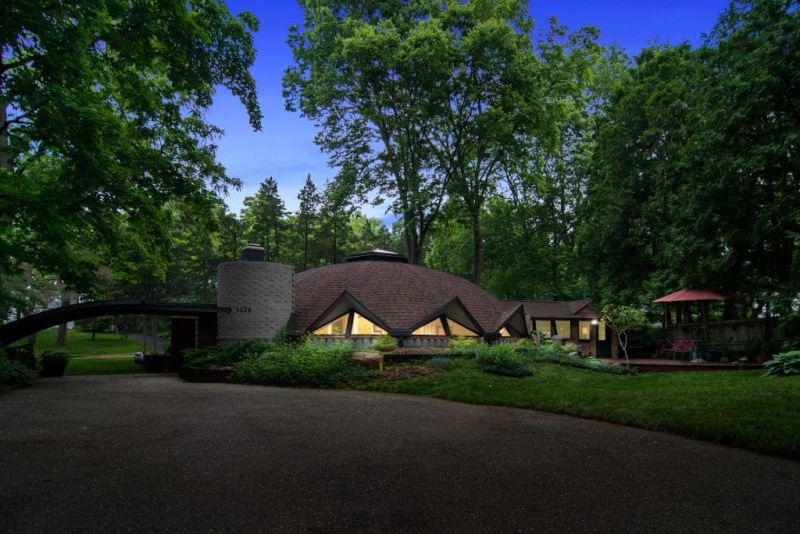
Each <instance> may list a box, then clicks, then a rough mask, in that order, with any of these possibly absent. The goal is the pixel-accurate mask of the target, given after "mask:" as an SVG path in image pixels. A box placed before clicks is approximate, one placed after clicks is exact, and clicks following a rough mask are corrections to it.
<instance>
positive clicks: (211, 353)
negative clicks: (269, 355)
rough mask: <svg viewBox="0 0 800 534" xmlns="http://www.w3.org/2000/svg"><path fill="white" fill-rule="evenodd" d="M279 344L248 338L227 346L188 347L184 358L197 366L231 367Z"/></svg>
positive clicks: (184, 352)
mask: <svg viewBox="0 0 800 534" xmlns="http://www.w3.org/2000/svg"><path fill="white" fill-rule="evenodd" d="M278 345H283V343H279V342H270V341H264V340H263V339H248V340H246V341H238V342H236V343H234V344H232V345H228V346H227V347H220V346H213V347H204V348H201V349H187V350H185V351H183V359H184V361H185V362H186V363H188V364H190V365H193V366H195V367H207V366H219V367H230V366H232V365H233V364H235V363H237V362H241V361H245V360H248V359H250V358H254V357H256V356H258V355H259V354H262V353H264V352H266V351H268V350H271V349H272V348H273V347H274V346H278Z"/></svg>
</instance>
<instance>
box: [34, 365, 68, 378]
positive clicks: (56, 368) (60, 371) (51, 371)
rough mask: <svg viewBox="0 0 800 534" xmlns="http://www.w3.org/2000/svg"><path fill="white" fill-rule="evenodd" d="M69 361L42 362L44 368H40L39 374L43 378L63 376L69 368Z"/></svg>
mask: <svg viewBox="0 0 800 534" xmlns="http://www.w3.org/2000/svg"><path fill="white" fill-rule="evenodd" d="M68 363H69V362H52V363H47V362H43V363H42V368H41V369H40V370H39V376H41V377H42V378H48V377H54V376H63V375H64V371H66V370H67V364H68Z"/></svg>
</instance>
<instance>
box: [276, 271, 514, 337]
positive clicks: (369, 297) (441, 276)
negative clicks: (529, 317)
mask: <svg viewBox="0 0 800 534" xmlns="http://www.w3.org/2000/svg"><path fill="white" fill-rule="evenodd" d="M293 289H294V308H295V313H294V316H293V320H292V321H291V323H290V324H291V326H290V331H291V332H292V333H299V332H303V331H306V330H309V329H310V328H311V327H312V326H313V325H314V323H315V321H317V320H318V319H319V318H320V317H321V316H322V315H323V314H324V313H325V312H326V310H328V309H329V308H330V307H331V306H332V305H333V304H334V303H335V302H336V301H337V299H340V298H341V297H342V295H343V294H344V293H345V292H347V293H348V294H349V295H350V296H351V297H352V298H354V299H355V300H356V301H358V302H359V303H360V304H361V305H362V306H363V307H364V308H365V309H366V310H368V311H369V312H371V313H372V314H373V315H374V316H375V317H376V318H378V319H380V321H381V322H382V323H383V324H384V325H386V326H387V327H388V329H389V331H390V333H391V332H396V331H409V330H411V329H413V328H415V327H418V326H420V325H421V322H422V321H423V320H425V319H426V318H430V319H433V318H434V317H433V316H432V314H434V315H435V314H436V313H437V310H441V309H443V307H444V306H447V305H448V304H451V303H452V301H453V300H454V299H458V301H459V302H460V303H461V304H462V305H463V307H464V308H466V311H467V313H468V314H469V315H471V316H472V318H474V320H475V322H476V323H477V324H478V325H479V326H480V327H481V329H482V330H483V332H479V333H489V332H493V331H494V329H495V328H496V322H497V320H498V317H499V316H500V315H501V313H503V312H504V311H505V309H506V307H507V305H506V304H505V303H502V302H500V301H498V300H497V299H496V298H495V297H494V296H492V295H491V294H490V293H489V292H487V291H486V290H484V289H482V288H481V287H479V286H477V285H475V284H473V283H472V282H470V281H468V280H465V279H464V278H461V277H460V276H456V275H454V274H450V273H445V272H442V271H437V270H434V269H429V268H427V267H422V266H419V265H412V264H409V263H404V262H402V261H391V260H389V261H387V259H384V258H380V259H379V258H377V257H376V258H364V257H360V258H359V260H358V261H349V262H346V263H339V264H335V265H328V266H326V267H319V268H317V269H311V270H308V271H303V272H301V273H298V274H296V275H295V276H294V282H293ZM430 319H428V320H430ZM465 326H469V325H465Z"/></svg>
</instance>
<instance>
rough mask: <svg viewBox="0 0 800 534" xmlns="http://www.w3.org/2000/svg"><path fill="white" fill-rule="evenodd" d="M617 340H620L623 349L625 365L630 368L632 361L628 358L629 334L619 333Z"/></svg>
mask: <svg viewBox="0 0 800 534" xmlns="http://www.w3.org/2000/svg"><path fill="white" fill-rule="evenodd" d="M623 338H624V341H623ZM617 339H618V340H619V346H620V347H622V353H623V354H624V355H625V364H626V365H627V366H628V367H630V366H631V361H630V359H629V358H628V334H627V333H625V332H619V333H618V334H617Z"/></svg>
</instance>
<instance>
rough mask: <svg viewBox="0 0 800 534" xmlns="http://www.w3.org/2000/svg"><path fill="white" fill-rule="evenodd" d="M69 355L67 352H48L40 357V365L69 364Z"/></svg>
mask: <svg viewBox="0 0 800 534" xmlns="http://www.w3.org/2000/svg"><path fill="white" fill-rule="evenodd" d="M69 357H70V356H69V354H67V353H66V352H51V351H49V350H46V351H44V352H43V353H42V355H41V356H39V363H41V364H42V366H46V365H63V364H66V363H68V362H69Z"/></svg>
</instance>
